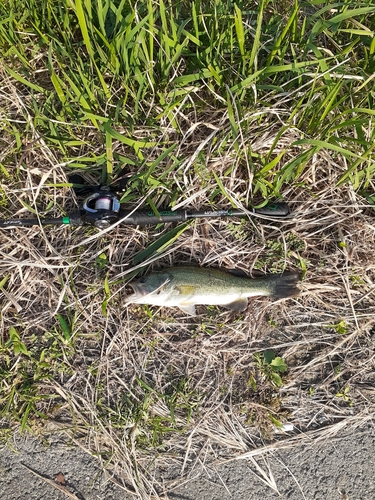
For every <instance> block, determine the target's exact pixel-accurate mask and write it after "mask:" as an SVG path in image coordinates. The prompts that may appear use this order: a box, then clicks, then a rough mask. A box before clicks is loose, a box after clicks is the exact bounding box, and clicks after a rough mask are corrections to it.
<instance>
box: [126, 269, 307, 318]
mask: <svg viewBox="0 0 375 500" xmlns="http://www.w3.org/2000/svg"><path fill="white" fill-rule="evenodd" d="M299 279H300V276H299V274H298V273H290V272H286V273H284V274H273V275H272V274H271V275H269V276H265V277H262V278H254V279H252V278H249V277H247V276H246V277H240V276H237V275H234V274H232V273H231V272H227V271H222V270H220V269H212V268H203V267H201V268H200V267H184V266H181V267H170V268H166V269H163V270H162V271H157V272H153V273H151V274H148V275H146V276H143V277H142V278H140V279H138V280H135V281H133V282H131V283H130V286H131V287H132V288H133V291H134V293H133V294H131V295H128V296H127V297H126V299H125V302H126V303H136V304H150V305H155V306H167V307H170V306H171V307H179V308H180V309H181V310H182V311H183V312H184V313H187V314H190V315H192V316H194V315H195V314H196V311H195V306H196V305H197V304H207V305H218V306H223V307H225V308H227V309H231V310H232V311H244V310H245V309H246V308H247V305H248V301H247V298H248V297H253V296H257V295H264V296H268V297H275V298H287V297H293V296H296V295H298V293H299V290H298V288H297V283H298V281H299Z"/></svg>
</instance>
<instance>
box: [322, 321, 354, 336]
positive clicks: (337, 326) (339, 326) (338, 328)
mask: <svg viewBox="0 0 375 500" xmlns="http://www.w3.org/2000/svg"><path fill="white" fill-rule="evenodd" d="M323 328H330V329H333V330H334V331H335V332H337V333H339V334H340V335H346V334H347V333H348V329H349V327H348V324H347V323H346V322H345V321H344V320H341V321H339V322H338V323H334V324H332V325H323Z"/></svg>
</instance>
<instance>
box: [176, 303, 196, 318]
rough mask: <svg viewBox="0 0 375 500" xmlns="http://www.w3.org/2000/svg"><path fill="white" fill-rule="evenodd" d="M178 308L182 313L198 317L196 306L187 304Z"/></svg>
mask: <svg viewBox="0 0 375 500" xmlns="http://www.w3.org/2000/svg"><path fill="white" fill-rule="evenodd" d="M178 308H179V309H181V311H182V312H184V313H185V314H188V315H189V316H196V315H197V312H196V310H195V305H194V304H186V305H183V304H180V305H179V306H178Z"/></svg>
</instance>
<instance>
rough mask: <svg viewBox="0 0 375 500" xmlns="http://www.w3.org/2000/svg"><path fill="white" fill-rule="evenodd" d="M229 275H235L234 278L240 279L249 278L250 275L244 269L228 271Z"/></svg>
mask: <svg viewBox="0 0 375 500" xmlns="http://www.w3.org/2000/svg"><path fill="white" fill-rule="evenodd" d="M225 271H226V272H227V273H230V274H233V276H237V277H238V278H248V277H249V275H248V274H246V273H245V271H242V269H226V270H225Z"/></svg>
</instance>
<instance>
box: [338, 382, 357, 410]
mask: <svg viewBox="0 0 375 500" xmlns="http://www.w3.org/2000/svg"><path fill="white" fill-rule="evenodd" d="M335 396H336V397H337V398H342V399H343V400H344V401H345V402H346V403H348V404H349V406H353V405H354V401H353V400H352V398H351V397H350V387H349V385H345V386H344V388H343V389H342V390H341V391H340V392H338V393H336V394H335Z"/></svg>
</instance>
